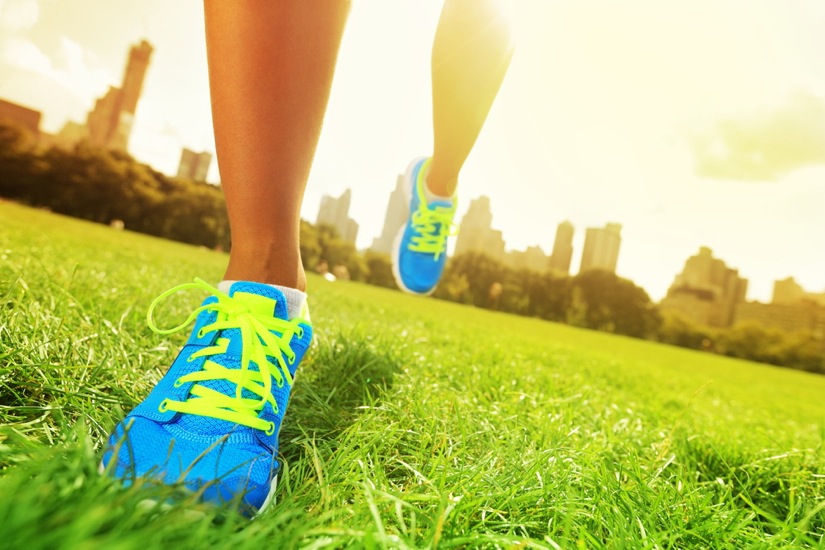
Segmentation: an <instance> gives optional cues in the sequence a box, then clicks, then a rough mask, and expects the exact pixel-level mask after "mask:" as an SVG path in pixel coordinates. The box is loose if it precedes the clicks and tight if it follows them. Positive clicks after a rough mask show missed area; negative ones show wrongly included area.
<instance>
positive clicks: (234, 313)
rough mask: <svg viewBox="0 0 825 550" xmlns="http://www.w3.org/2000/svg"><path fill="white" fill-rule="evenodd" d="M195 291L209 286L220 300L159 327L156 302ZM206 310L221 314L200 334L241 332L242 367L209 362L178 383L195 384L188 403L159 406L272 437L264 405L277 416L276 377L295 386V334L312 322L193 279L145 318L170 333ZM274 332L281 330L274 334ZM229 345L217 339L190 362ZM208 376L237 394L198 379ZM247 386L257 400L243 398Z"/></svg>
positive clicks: (252, 296) (278, 382) (271, 304)
mask: <svg viewBox="0 0 825 550" xmlns="http://www.w3.org/2000/svg"><path fill="white" fill-rule="evenodd" d="M191 289H199V290H205V291H207V292H209V293H210V294H212V295H214V296H215V297H216V298H217V300H218V301H217V302H215V303H211V304H206V305H202V306H200V307H198V308H197V309H195V311H193V312H192V314H191V315H189V317H188V318H187V319H186V321H184V322H183V323H181V324H180V325H178V326H176V327H174V328H170V329H161V328H158V326H157V325H156V324H155V320H154V315H153V314H154V310H155V307H156V306H157V305H158V303H160V302H161V301H162V300H164V299H166V298H168V297H169V296H171V295H172V294H176V293H178V292H181V291H184V290H191ZM207 310H208V311H214V312H217V314H218V315H217V319H216V320H215V322H213V323H211V324H208V325H205V326H204V327H203V328H201V329H200V331H199V334H198V337H203V336H205V335H206V334H208V333H210V332H216V331H219V330H224V329H238V331H239V332H240V335H241V368H240V369H229V368H226V367H224V366H223V365H220V364H218V363H215V362H214V361H211V360H206V361H205V362H204V364H203V368H202V369H201V370H199V371H196V372H192V373H190V374H186V375H184V376H181V377H180V378H178V379H177V380H176V381H175V387H179V386H181V385H183V384H186V383H188V382H195V384H194V385H193V386H192V389H191V390H190V396H189V398H188V399H187V400H186V401H176V400H173V399H165V400H164V401H163V403H161V406H160V410H161V412H165V411H167V410H171V411H176V412H181V413H188V414H195V415H200V416H208V417H212V418H218V419H221V420H226V421H229V422H234V423H236V424H241V425H243V426H249V427H250V428H255V429H258V430H263V431H265V432H266V433H267V434H268V435H272V433H274V430H275V425H274V424H273V423H271V422H268V421H266V420H263V419H262V418H258V413H259V412H260V411H261V409H262V408H263V407H264V405H265V404H266V403H269V404H270V405H271V406H272V409H273V411H275V413H276V414H277V412H278V404H277V403H276V401H275V398H274V397H273V395H272V391H271V390H272V378H274V379H275V384H276V385H277V386H278V387H279V388H280V387H283V385H284V383H287V384H290V385H291V384H292V375H291V374H290V373H289V365H292V364H294V363H295V352H294V351H292V349H291V348H290V346H289V343H290V341H291V340H292V337H293V336H294V335H297V336H298V338H301V337H302V336H303V332H304V330H303V328H301V326H300V325H299V323H300V322H304V323H306V324H309V323H308V321H304V320H303V319H294V320H291V321H285V320H283V319H278V318H276V317H274V316H273V310H274V300H272V299H270V298H266V297H264V296H257V295H255V294H247V293H243V292H236V293H235V295H234V296H232V297H229V295H227V294H225V293H223V292H221V291H220V290H218V289H217V288H215V287H213V286H211V285H209V284H207V283H206V282H204V281H203V280H201V279H195V282H193V283H186V284H182V285H178V286H176V287H174V288H171V289H169V290H167V291H166V292H164V293H163V294H161V295H160V296H158V297H157V298H155V300H154V301H153V302H152V305H151V306H149V313H148V314H147V316H146V320H147V322H148V324H149V328H151V329H152V330H153V331H154V332H156V333H158V334H172V333H174V332H177V331H179V330H182V329H184V328H185V327H187V326H189V325H190V324H191V323H192V322H193V321H194V320H195V319H196V318H197V316H198V315H199V314H200V313H201V312H202V311H207ZM272 331H274V332H275V333H277V334H273V332H272ZM228 345H229V339H228V338H218V339H217V340H216V341H215V343H214V345H212V346H210V347H205V348H203V349H201V350H199V351H196V352H194V353H192V354H191V355H190V356H189V357H188V358H187V361H194V360H195V359H198V358H201V357H210V356H213V355H220V354H223V353H226V349H227V346H228ZM252 363H254V364H255V365H256V366H257V368H258V370H252V368H250V366H251V364H252ZM272 367H275V368H272ZM209 380H228V381H229V382H232V383H234V384H235V385H236V389H235V395H234V396H231V395H224V394H223V393H221V392H219V391H215V390H213V389H211V388H209V387H206V386H204V385H202V384H198V383H197V382H205V381H209ZM244 390H248V391H249V392H252V393H253V394H255V395H257V396H258V397H259V399H250V398H246V397H243V391H244Z"/></svg>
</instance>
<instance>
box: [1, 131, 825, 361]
mask: <svg viewBox="0 0 825 550" xmlns="http://www.w3.org/2000/svg"><path fill="white" fill-rule="evenodd" d="M0 174H2V178H0V196H3V197H7V198H10V199H13V200H16V201H18V202H21V203H24V204H28V205H31V206H36V207H45V208H48V209H50V210H52V211H54V212H57V213H61V214H66V215H69V216H74V217H78V218H83V219H86V220H91V221H95V222H99V223H103V224H112V223H113V222H116V221H117V220H119V222H117V223H120V222H122V223H123V224H124V226H125V227H126V228H127V229H130V230H133V231H138V232H142V233H147V234H150V235H155V236H158V237H164V238H168V239H172V240H177V241H181V242H185V243H190V244H195V245H200V246H206V247H209V248H220V249H224V250H228V249H229V245H230V235H229V222H228V218H227V215H226V209H225V206H224V201H223V193H222V191H221V189H220V188H219V187H218V186H214V185H209V184H206V183H203V182H193V181H191V180H188V179H184V178H172V177H168V176H166V175H164V174H161V173H160V172H157V171H156V170H154V169H152V168H151V167H149V166H148V165H145V164H141V163H138V162H137V161H135V160H134V159H133V158H132V157H130V156H129V155H128V154H127V153H124V152H120V151H112V150H106V149H101V148H96V147H91V146H89V145H88V144H87V143H83V142H81V143H79V144H77V145H75V146H74V147H73V148H70V149H65V148H59V147H49V148H46V149H42V148H37V147H36V143H35V140H34V138H33V136H30V135H28V134H27V133H26V132H25V130H23V129H21V128H18V127H16V126H9V125H0ZM300 237H301V256H302V261H303V263H304V267H305V268H306V269H307V270H308V271H313V272H325V271H327V270H329V271H330V272H332V273H336V274H337V275H338V276H339V277H343V278H346V279H351V280H354V281H360V282H365V283H368V284H372V285H377V286H382V287H387V288H395V281H394V279H393V275H392V266H391V263H390V259H389V257H388V256H387V255H385V254H378V253H375V252H372V251H367V252H363V253H362V252H359V251H358V250H357V249H356V248H355V246H354V245H353V244H352V243H347V242H344V241H342V240H341V239H340V238H339V236H338V234H337V233H336V231H335V230H334V229H333V228H331V227H328V226H324V225H319V226H316V225H313V224H311V223H309V222H307V221H304V220H302V221H301V234H300ZM434 296H435V298H439V299H443V300H449V301H453V302H458V303H463V304H468V305H473V306H475V307H480V308H486V309H492V310H497V311H502V312H507V313H513V314H516V315H524V316H529V317H536V318H540V319H545V320H548V321H555V322H560V323H566V324H569V325H573V326H577V327H582V328H588V329H593V330H600V331H604V332H611V333H614V334H620V335H625V336H630V337H634V338H644V339H648V340H653V341H658V342H662V343H666V344H672V345H676V346H681V347H687V348H692V349H697V350H703V351H709V352H713V353H718V354H723V355H728V356H731V357H738V358H742V359H750V360H755V361H759V362H764V363H770V364H774V365H779V366H785V367H791V368H796V369H802V370H807V371H809V372H816V373H821V374H825V342H823V340H822V339H821V338H819V339H818V338H816V337H814V335H811V334H793V335H790V334H786V333H782V332H779V331H776V330H772V329H768V328H765V327H762V326H760V325H756V324H748V325H737V326H735V327H731V328H728V329H710V328H706V327H700V326H697V325H694V324H692V323H690V322H689V321H687V320H685V319H682V318H680V317H677V316H670V315H665V316H663V315H662V314H661V313H660V312H659V310H658V308H657V307H656V305H655V304H654V303H653V302H652V301H651V299H650V297H649V296H648V294H647V293H646V292H645V290H644V289H642V288H641V287H639V286H636V285H635V284H634V283H633V282H632V281H629V280H627V279H623V278H621V277H618V276H617V275H615V274H614V273H610V272H607V271H599V270H594V271H587V272H584V273H580V274H578V275H575V276H572V277H571V276H567V275H561V274H557V273H553V272H549V271H547V272H537V271H533V270H529V269H513V268H510V267H508V266H506V265H504V264H503V263H501V262H498V261H496V260H495V259H493V258H490V257H488V256H485V255H482V254H475V253H472V254H465V255H461V256H458V257H455V258H451V259H450V261H449V262H448V264H447V268H446V270H445V273H444V276H443V279H442V281H441V283H440V284H439V286H438V287H437V289H436V292H435V294H434Z"/></svg>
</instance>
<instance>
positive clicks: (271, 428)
mask: <svg viewBox="0 0 825 550" xmlns="http://www.w3.org/2000/svg"><path fill="white" fill-rule="evenodd" d="M264 433H265V434H266V435H273V434H274V433H275V423H274V422H270V423H269V427H268V428H267V429H266V430H264Z"/></svg>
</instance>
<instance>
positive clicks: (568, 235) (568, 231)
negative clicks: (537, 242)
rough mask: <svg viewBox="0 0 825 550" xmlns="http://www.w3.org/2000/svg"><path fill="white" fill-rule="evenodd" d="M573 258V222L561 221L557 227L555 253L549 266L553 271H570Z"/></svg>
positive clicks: (566, 272)
mask: <svg viewBox="0 0 825 550" xmlns="http://www.w3.org/2000/svg"><path fill="white" fill-rule="evenodd" d="M572 258H573V224H572V223H570V222H569V221H563V222H561V223H560V224H559V225H558V227H557V228H556V240H555V242H554V243H553V254H552V255H551V256H550V261H549V262H548V265H547V267H549V268H550V270H551V271H556V272H558V273H564V274H565V275H567V274H569V273H570V260H571V259H572Z"/></svg>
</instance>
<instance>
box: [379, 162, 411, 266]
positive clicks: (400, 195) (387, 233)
mask: <svg viewBox="0 0 825 550" xmlns="http://www.w3.org/2000/svg"><path fill="white" fill-rule="evenodd" d="M408 212H409V206H408V205H407V199H406V198H405V197H404V176H402V175H399V176H398V179H397V180H396V183H395V190H394V191H393V192H392V193H390V200H389V202H388V203H387V213H386V214H385V215H384V228H383V229H382V230H381V236H380V237H378V238H376V239H373V240H372V246H371V247H370V248H371V249H372V250H373V251H375V252H381V253H383V254H390V253H391V252H392V244H393V242H394V241H395V237H396V235H397V234H398V230H399V229H401V226H402V225H404V222H405V221H406V220H407V214H408Z"/></svg>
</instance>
